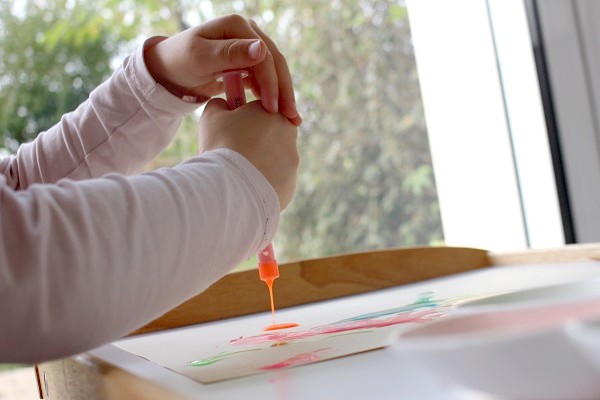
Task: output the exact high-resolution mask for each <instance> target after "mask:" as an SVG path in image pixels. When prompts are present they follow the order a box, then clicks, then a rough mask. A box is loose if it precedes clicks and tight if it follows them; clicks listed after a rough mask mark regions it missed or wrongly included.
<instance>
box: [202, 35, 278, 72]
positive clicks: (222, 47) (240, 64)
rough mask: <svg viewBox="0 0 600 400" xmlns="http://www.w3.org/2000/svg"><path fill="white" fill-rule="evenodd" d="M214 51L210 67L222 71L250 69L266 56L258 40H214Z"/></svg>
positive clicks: (265, 49) (261, 43)
mask: <svg viewBox="0 0 600 400" xmlns="http://www.w3.org/2000/svg"><path fill="white" fill-rule="evenodd" d="M213 43H214V46H215V49H214V52H213V54H215V55H216V59H215V60H213V63H212V67H213V68H214V69H215V70H219V71H224V70H228V69H238V68H244V67H251V66H253V65H256V64H258V63H260V62H261V61H262V60H263V58H265V55H266V54H267V47H266V45H265V44H264V42H263V41H262V40H259V39H227V40H214V41H213Z"/></svg>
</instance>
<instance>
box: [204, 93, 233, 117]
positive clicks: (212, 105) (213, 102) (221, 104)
mask: <svg viewBox="0 0 600 400" xmlns="http://www.w3.org/2000/svg"><path fill="white" fill-rule="evenodd" d="M219 111H229V107H227V102H226V101H225V100H224V99H221V98H219V97H214V98H212V99H210V100H209V101H208V103H206V106H204V111H202V114H205V113H206V114H210V113H215V112H219Z"/></svg>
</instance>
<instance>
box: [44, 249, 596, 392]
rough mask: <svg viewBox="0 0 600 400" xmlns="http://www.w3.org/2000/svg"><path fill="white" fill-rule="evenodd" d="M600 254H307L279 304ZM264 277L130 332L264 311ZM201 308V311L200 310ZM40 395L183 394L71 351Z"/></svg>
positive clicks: (52, 366) (288, 275)
mask: <svg viewBox="0 0 600 400" xmlns="http://www.w3.org/2000/svg"><path fill="white" fill-rule="evenodd" d="M587 259H600V244H590V245H571V246H566V247H564V248H559V249H550V250H542V251H523V252H515V253H487V252H486V251H483V250H478V249H465V248H447V247H435V248H432V247H426V248H408V249H393V250H382V251H375V252H368V253H357V254H349V255H341V256H335V257H326V258H321V259H315V260H306V261H301V262H295V263H290V264H285V265H282V266H281V270H282V271H283V272H282V277H281V278H280V279H279V280H278V281H277V285H279V286H278V287H277V288H276V290H278V293H277V302H278V305H279V307H290V306H294V305H299V304H306V303H309V302H314V301H321V300H325V299H329V298H336V297H342V296H348V295H352V294H358V293H364V292H368V291H372V290H378V289H382V288H387V287H391V286H397V285H402V284H407V283H412V282H418V281H421V280H425V279H430V278H435V277H439V276H445V275H450V274H454V273H459V272H465V271H470V270H474V269H477V268H483V267H486V266H490V265H499V264H524V263H540V262H565V261H576V260H587ZM264 292H265V290H264V283H262V282H260V281H259V280H258V278H257V277H256V271H246V272H241V273H237V274H232V275H228V276H226V277H224V278H223V279H221V280H220V281H218V282H217V283H215V284H214V285H213V286H211V287H210V288H209V289H208V290H206V291H205V292H204V293H202V294H200V295H198V296H196V297H194V298H192V299H190V300H189V301H187V302H186V303H183V304H182V305H180V306H179V307H177V308H175V309H174V310H172V311H170V312H168V313H167V314H165V315H164V316H162V317H160V318H159V319H157V320H155V321H153V322H151V323H150V324H148V325H146V326H145V327H142V328H140V329H139V330H137V331H136V332H134V333H132V334H139V333H144V332H154V331H160V330H163V329H170V328H174V327H180V326H186V325H191V324H197V323H201V322H207V321H214V320H220V319H224V318H231V317H234V316H239V315H246V314H251V313H257V312H262V311H265V310H267V308H268V304H266V303H265V301H264V296H265V293H264ZM199 310H204V311H202V312H199ZM38 381H39V384H40V388H41V392H42V393H41V394H42V398H50V399H52V398H69V399H73V400H77V399H88V398H96V399H117V400H119V399H131V398H139V399H165V398H175V399H177V398H180V397H177V395H176V394H174V393H171V392H166V391H165V389H164V388H162V387H160V386H158V385H157V384H155V383H154V382H149V381H145V380H142V379H140V378H138V377H136V376H134V375H132V374H130V373H127V372H125V371H123V370H120V369H118V368H115V367H113V366H111V365H108V364H107V363H105V362H103V361H101V360H97V359H94V358H91V357H71V358H68V359H65V360H57V361H52V362H47V363H43V364H40V365H39V366H38Z"/></svg>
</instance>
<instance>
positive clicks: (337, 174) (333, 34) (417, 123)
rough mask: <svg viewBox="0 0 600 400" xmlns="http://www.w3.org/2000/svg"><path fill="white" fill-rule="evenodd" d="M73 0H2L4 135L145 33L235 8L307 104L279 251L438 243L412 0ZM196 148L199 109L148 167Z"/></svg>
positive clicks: (82, 93) (73, 90) (71, 92)
mask: <svg viewBox="0 0 600 400" xmlns="http://www.w3.org/2000/svg"><path fill="white" fill-rule="evenodd" d="M65 1H66V0H57V1H56V2H54V3H52V2H50V3H49V5H48V7H49V8H47V9H46V10H44V11H41V10H37V9H35V7H33V6H32V5H29V3H28V7H30V9H28V12H27V17H26V18H18V17H15V16H13V15H12V14H11V13H10V2H7V1H6V0H0V4H1V7H2V9H1V10H0V12H2V15H4V17H2V31H1V36H2V37H1V38H0V40H1V43H0V46H1V47H2V52H3V54H2V57H1V59H2V61H0V77H1V78H0V79H1V80H0V101H1V102H2V104H3V110H2V111H1V112H0V127H1V129H2V134H3V135H4V137H7V138H14V139H15V140H16V141H17V142H21V141H22V140H24V139H29V138H31V137H32V135H33V134H34V133H35V132H36V131H40V130H41V129H44V128H46V127H48V126H49V125H51V124H52V123H54V122H56V121H57V120H58V118H59V117H60V115H62V113H64V112H65V111H68V110H70V109H73V108H74V107H75V106H76V105H77V104H79V103H80V102H81V101H82V100H83V99H84V98H85V97H86V96H87V93H89V90H91V88H93V87H94V86H96V85H97V84H98V82H100V81H101V80H102V79H103V78H105V77H106V76H107V74H108V73H109V69H108V66H109V61H110V60H111V59H112V58H113V57H115V55H117V54H118V53H119V49H121V48H123V47H126V46H127V45H128V44H129V43H130V40H131V39H132V38H134V37H135V36H136V35H141V36H150V35H154V34H167V35H168V34H173V33H175V32H177V31H179V30H181V29H184V28H185V27H187V26H189V25H192V24H194V23H197V22H201V21H204V20H206V19H209V18H212V17H214V16H218V15H223V14H227V13H232V12H236V13H240V14H243V15H246V16H249V17H253V18H254V19H255V20H256V21H257V22H258V23H259V25H260V26H261V27H263V28H264V29H263V30H264V31H265V32H266V33H267V34H269V35H270V36H271V37H273V38H274V39H275V41H276V42H277V43H278V46H279V48H280V50H281V51H282V52H283V53H284V54H285V55H286V57H287V60H288V62H289V66H290V69H291V71H292V75H293V78H294V84H295V87H296V93H297V101H298V105H299V108H300V111H301V113H302V114H303V117H304V124H303V126H302V128H301V136H300V138H299V146H300V151H301V154H302V157H303V159H302V167H301V174H300V177H299V180H298V191H297V194H296V197H295V199H294V202H293V203H292V205H291V206H290V207H289V208H288V209H287V210H286V211H285V212H284V213H283V215H282V222H281V225H280V229H279V232H278V236H277V239H276V247H277V251H278V253H279V258H280V260H291V259H299V258H310V257H316V256H322V255H327V254H333V253H342V252H350V251H360V250H367V249H375V248H384V247H398V246H409V245H426V244H439V243H441V241H442V232H441V221H440V215H439V209H438V203H437V196H436V190H435V180H434V176H433V170H432V167H431V157H430V153H429V145H428V140H427V131H426V127H425V121H424V115H423V107H422V103H421V95H420V90H419V84H418V77H417V71H416V64H415V59H414V54H413V49H412V43H411V39H410V27H409V25H408V18H407V11H406V7H405V5H404V3H403V2H402V1H400V0H398V1H392V0H343V1H342V0H332V1H322V0H297V1H284V0H246V1H243V2H242V1H231V0H227V1H223V0H214V1H212V2H209V1H202V2H197V1H193V0H178V1H177V0H124V1H118V0H102V1H100V2H96V3H94V5H92V4H91V2H83V1H82V0H80V1H75V2H72V1H70V2H65ZM88 3H89V4H88ZM66 4H72V5H73V6H72V7H71V8H68V7H66ZM7 13H8V14H7ZM7 15H10V16H9V17H6V16H7ZM120 21H129V22H128V23H125V24H122V23H121V22H120ZM78 79H80V80H78ZM75 82H81V83H80V85H76V84H75ZM23 107H24V108H23ZM32 121H33V123H32ZM30 128H31V129H30ZM17 142H11V141H10V140H9V141H8V143H9V144H11V143H17ZM195 154H196V122H195V119H194V118H193V117H190V118H188V119H186V120H185V121H184V124H183V125H182V128H181V129H180V132H179V133H178V135H177V138H176V139H175V140H174V141H173V143H172V144H171V146H169V148H167V149H166V150H165V151H164V152H163V153H162V154H161V156H159V158H157V160H155V161H154V162H153V163H151V164H150V165H149V168H156V167H158V166H162V165H174V164H176V163H178V162H180V161H182V160H183V159H185V158H189V157H191V156H193V155H195Z"/></svg>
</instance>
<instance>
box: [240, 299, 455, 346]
mask: <svg viewBox="0 0 600 400" xmlns="http://www.w3.org/2000/svg"><path fill="white" fill-rule="evenodd" d="M450 308H451V307H437V308H435V309H426V310H422V311H414V312H410V313H400V314H396V315H392V316H391V317H389V318H372V319H363V320H358V321H349V322H345V323H336V324H328V325H321V326H316V327H314V328H311V329H309V330H304V331H296V332H273V333H265V334H262V335H257V336H249V337H245V338H239V339H233V340H230V341H229V344H231V345H236V346H242V345H248V344H251V345H257V344H263V343H271V342H274V343H281V342H289V341H293V340H298V339H306V338H309V337H313V336H319V335H328V334H331V333H340V332H348V331H355V330H359V329H370V328H383V327H386V326H391V325H396V324H404V323H408V322H424V321H429V320H432V319H436V318H439V317H441V316H443V315H445V314H446V313H447V312H448V310H449V309H450Z"/></svg>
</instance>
